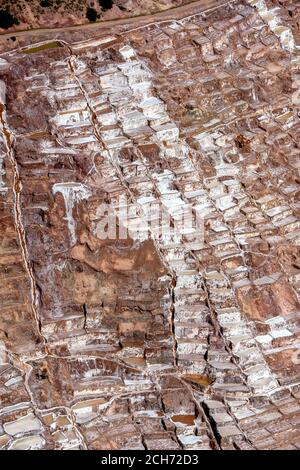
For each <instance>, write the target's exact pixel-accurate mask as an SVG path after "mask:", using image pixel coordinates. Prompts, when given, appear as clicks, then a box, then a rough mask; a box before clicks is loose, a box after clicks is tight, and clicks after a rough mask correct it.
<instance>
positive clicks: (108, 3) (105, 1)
mask: <svg viewBox="0 0 300 470" xmlns="http://www.w3.org/2000/svg"><path fill="white" fill-rule="evenodd" d="M98 2H99V5H100V7H102V9H103V10H104V11H106V10H110V9H111V8H112V6H113V4H114V2H113V0H98Z"/></svg>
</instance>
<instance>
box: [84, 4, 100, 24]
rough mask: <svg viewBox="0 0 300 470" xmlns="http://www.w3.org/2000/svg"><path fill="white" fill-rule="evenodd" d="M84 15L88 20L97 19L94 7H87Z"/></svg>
mask: <svg viewBox="0 0 300 470" xmlns="http://www.w3.org/2000/svg"><path fill="white" fill-rule="evenodd" d="M86 17H87V19H88V20H89V21H91V22H95V21H96V20H97V12H96V10H95V9H94V8H90V7H89V8H88V9H87V10H86Z"/></svg>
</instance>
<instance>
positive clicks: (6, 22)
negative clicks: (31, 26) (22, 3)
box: [0, 10, 20, 29]
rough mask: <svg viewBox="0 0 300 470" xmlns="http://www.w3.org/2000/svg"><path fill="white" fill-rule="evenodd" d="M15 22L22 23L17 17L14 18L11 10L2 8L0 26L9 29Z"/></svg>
mask: <svg viewBox="0 0 300 470" xmlns="http://www.w3.org/2000/svg"><path fill="white" fill-rule="evenodd" d="M14 24H20V22H19V20H17V18H14V17H13V16H12V15H11V14H10V13H9V11H7V10H0V28H3V29H8V28H10V27H11V26H13V25H14Z"/></svg>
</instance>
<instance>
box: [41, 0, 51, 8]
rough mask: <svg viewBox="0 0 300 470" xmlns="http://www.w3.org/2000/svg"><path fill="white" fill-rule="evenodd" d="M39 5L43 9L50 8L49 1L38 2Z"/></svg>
mask: <svg viewBox="0 0 300 470" xmlns="http://www.w3.org/2000/svg"><path fill="white" fill-rule="evenodd" d="M40 5H41V7H43V8H47V7H52V1H51V0H42V1H41V2H40Z"/></svg>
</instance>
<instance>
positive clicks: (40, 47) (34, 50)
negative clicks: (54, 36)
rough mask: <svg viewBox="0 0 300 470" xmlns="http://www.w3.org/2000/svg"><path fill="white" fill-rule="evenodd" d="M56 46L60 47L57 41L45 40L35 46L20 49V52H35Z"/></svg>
mask: <svg viewBox="0 0 300 470" xmlns="http://www.w3.org/2000/svg"><path fill="white" fill-rule="evenodd" d="M56 47H62V46H61V43H60V42H59V41H52V42H47V43H46V44H41V45H40V46H36V47H29V48H27V49H23V50H22V51H21V53H22V54H35V53H36V52H41V51H45V50H47V49H55V48H56Z"/></svg>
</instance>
